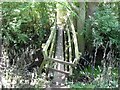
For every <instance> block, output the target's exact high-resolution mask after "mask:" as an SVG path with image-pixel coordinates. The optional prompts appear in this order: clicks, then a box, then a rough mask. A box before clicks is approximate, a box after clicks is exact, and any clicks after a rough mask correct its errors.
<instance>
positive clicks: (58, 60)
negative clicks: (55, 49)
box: [46, 57, 75, 66]
mask: <svg viewBox="0 0 120 90" xmlns="http://www.w3.org/2000/svg"><path fill="white" fill-rule="evenodd" d="M46 60H51V61H54V62H58V63H62V64H66V65H71V66H75V64H73V63H70V62H66V61H62V60H60V59H56V58H48V57H47V58H46Z"/></svg>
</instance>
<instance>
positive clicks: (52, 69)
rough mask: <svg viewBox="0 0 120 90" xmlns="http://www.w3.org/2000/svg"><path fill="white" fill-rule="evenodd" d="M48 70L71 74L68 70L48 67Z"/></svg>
mask: <svg viewBox="0 0 120 90" xmlns="http://www.w3.org/2000/svg"><path fill="white" fill-rule="evenodd" d="M48 70H50V71H56V72H60V73H64V74H66V75H69V72H67V71H61V70H58V69H54V68H48Z"/></svg>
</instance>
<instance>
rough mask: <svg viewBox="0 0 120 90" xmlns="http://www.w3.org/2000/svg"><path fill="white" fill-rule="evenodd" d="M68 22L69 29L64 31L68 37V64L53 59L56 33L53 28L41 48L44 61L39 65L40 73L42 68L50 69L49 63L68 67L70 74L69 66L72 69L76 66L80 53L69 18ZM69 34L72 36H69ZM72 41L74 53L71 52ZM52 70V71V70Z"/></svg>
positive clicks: (55, 29)
mask: <svg viewBox="0 0 120 90" xmlns="http://www.w3.org/2000/svg"><path fill="white" fill-rule="evenodd" d="M68 20H69V25H70V26H71V27H70V28H67V29H66V32H67V37H68V51H69V53H67V54H69V57H68V59H69V60H68V62H67V61H66V60H64V61H63V60H59V59H56V58H54V55H55V48H56V31H57V28H56V27H54V28H51V34H50V36H49V38H48V40H47V42H46V44H45V46H44V47H43V55H44V60H43V62H42V64H41V67H40V71H42V68H43V67H44V66H45V67H46V68H50V67H52V64H53V63H50V62H57V63H62V64H64V65H69V68H70V69H69V70H70V71H69V72H70V73H72V68H71V67H70V66H72V67H75V66H76V64H77V62H78V60H79V58H80V52H79V50H78V43H77V36H76V32H75V28H74V25H73V22H72V20H71V19H70V18H69V19H68ZM70 30H71V31H70ZM70 32H71V33H72V34H70ZM72 40H73V43H74V45H73V47H74V48H75V49H74V51H72V50H73V49H72V45H71V42H72ZM72 52H73V53H75V57H74V60H72V55H73V53H72ZM52 70H54V69H52ZM55 71H58V72H59V70H55ZM61 72H64V71H61Z"/></svg>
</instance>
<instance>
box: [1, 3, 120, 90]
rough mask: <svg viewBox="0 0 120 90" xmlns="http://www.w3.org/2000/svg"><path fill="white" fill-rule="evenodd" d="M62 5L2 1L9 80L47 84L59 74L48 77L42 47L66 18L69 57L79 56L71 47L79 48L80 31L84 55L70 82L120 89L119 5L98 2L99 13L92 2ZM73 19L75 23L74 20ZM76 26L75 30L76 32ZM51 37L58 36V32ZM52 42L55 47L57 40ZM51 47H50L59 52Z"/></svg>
mask: <svg viewBox="0 0 120 90" xmlns="http://www.w3.org/2000/svg"><path fill="white" fill-rule="evenodd" d="M57 4H58V2H17V3H16V2H3V3H2V28H1V30H2V41H3V52H2V53H3V57H5V58H4V59H3V60H4V61H5V63H6V64H7V68H6V69H5V70H4V71H5V75H4V76H5V79H7V81H8V82H10V81H12V80H13V81H14V79H15V80H16V81H14V82H16V83H17V84H16V87H26V86H28V87H35V88H41V87H46V86H47V84H50V82H51V80H52V78H54V77H52V76H49V77H48V75H49V74H48V71H47V69H43V70H42V69H39V67H40V66H42V65H41V64H42V62H43V60H44V58H45V57H43V52H42V48H43V47H44V44H45V43H46V41H47V40H48V38H49V36H50V33H51V28H52V27H56V26H57V24H58V21H59V20H61V24H63V26H64V29H65V30H64V32H65V33H64V36H65V35H67V34H69V36H65V37H64V44H65V46H64V47H63V49H64V54H65V55H64V56H65V59H66V61H69V60H68V59H69V57H70V59H74V57H75V56H77V55H75V54H76V53H74V52H73V51H72V50H70V49H69V48H71V49H75V47H74V45H73V44H74V43H75V41H73V40H75V39H71V38H72V37H73V36H75V35H77V40H78V48H79V51H80V53H82V55H81V57H80V58H79V60H78V62H77V65H76V66H75V67H72V68H71V69H72V70H73V71H72V70H71V71H72V75H70V76H69V77H67V79H68V81H67V82H66V83H67V85H68V86H70V88H72V89H73V90H76V89H77V88H81V89H88V88H89V89H95V88H116V87H118V79H119V78H118V76H119V72H118V62H119V59H120V41H119V40H120V35H119V33H120V27H119V26H120V25H119V24H120V22H119V20H118V19H119V7H118V6H119V5H118V4H117V3H97V4H96V5H95V6H96V10H95V11H94V12H93V11H92V10H93V7H92V6H89V4H93V5H94V3H82V2H73V3H72V2H64V3H59V6H58V7H56V6H57ZM62 8H63V9H62ZM60 10H61V13H60ZM89 10H90V11H89ZM58 11H59V13H58ZM81 12H82V13H81ZM91 13H92V14H91ZM62 15H63V16H62ZM86 17H87V18H86ZM68 18H69V19H70V20H71V22H72V24H70V23H68ZM56 22H57V23H56ZM64 24H66V25H64ZM58 26H59V25H58ZM70 27H72V28H70ZM67 29H69V31H68V30H67ZM72 29H74V30H75V32H74V35H73V33H72ZM55 35H56V34H55ZM51 37H54V38H56V37H55V36H54V35H53V36H51ZM54 40H56V39H54ZM54 40H53V41H54ZM68 40H69V41H68ZM55 42H56V41H55ZM75 44H76V43H75ZM50 45H51V47H52V46H53V48H55V47H54V45H53V44H50ZM69 45H70V46H69ZM51 47H48V50H49V51H50V52H54V51H51V50H52V49H51ZM75 50H76V49H75ZM6 57H8V58H6ZM71 61H72V60H71ZM43 67H44V65H43ZM65 68H68V67H65ZM40 70H42V73H40V72H41V71H40ZM18 78H19V79H18ZM18 81H20V82H18ZM14 82H13V83H14Z"/></svg>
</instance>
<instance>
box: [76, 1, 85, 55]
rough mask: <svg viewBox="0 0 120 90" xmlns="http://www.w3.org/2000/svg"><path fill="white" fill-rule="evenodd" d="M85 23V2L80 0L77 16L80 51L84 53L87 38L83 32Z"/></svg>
mask: <svg viewBox="0 0 120 90" xmlns="http://www.w3.org/2000/svg"><path fill="white" fill-rule="evenodd" d="M84 24H85V2H79V10H78V16H77V33H78V34H77V37H78V45H79V50H80V52H82V53H84V49H85V40H84V34H82V32H83V29H84Z"/></svg>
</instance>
